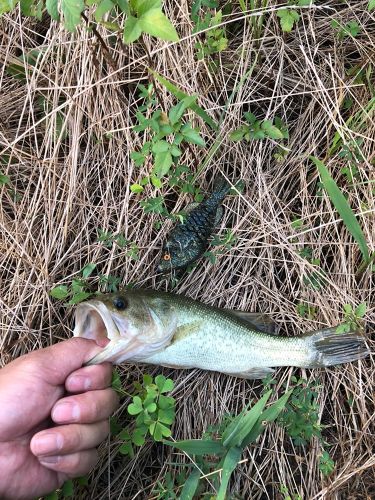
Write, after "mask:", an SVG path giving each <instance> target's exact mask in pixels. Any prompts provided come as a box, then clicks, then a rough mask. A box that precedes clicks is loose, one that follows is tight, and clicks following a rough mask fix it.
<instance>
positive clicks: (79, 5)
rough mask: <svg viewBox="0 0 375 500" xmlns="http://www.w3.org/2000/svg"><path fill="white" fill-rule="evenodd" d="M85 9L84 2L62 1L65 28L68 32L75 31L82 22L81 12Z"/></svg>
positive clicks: (78, 0)
mask: <svg viewBox="0 0 375 500" xmlns="http://www.w3.org/2000/svg"><path fill="white" fill-rule="evenodd" d="M84 8H85V4H84V3H83V0H61V11H62V13H63V16H64V26H65V28H66V29H67V30H68V31H74V30H75V29H76V27H77V26H78V24H79V23H80V21H81V12H82V11H83V9H84Z"/></svg>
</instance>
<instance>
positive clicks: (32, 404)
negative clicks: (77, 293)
mask: <svg viewBox="0 0 375 500" xmlns="http://www.w3.org/2000/svg"><path fill="white" fill-rule="evenodd" d="M100 350H101V348H100V347H99V346H98V345H97V344H96V343H95V342H94V341H92V340H87V339H83V338H73V339H70V340H67V341H64V342H60V343H58V344H55V345H53V346H51V347H47V348H46V349H40V350H37V351H34V352H31V353H29V354H26V355H25V356H21V357H20V358H18V359H16V360H15V361H12V362H11V363H9V365H6V366H5V367H4V368H2V369H1V370H0V498H2V499H7V498H11V499H29V498H34V497H38V496H41V495H44V494H47V493H49V492H51V491H53V490H54V489H56V488H59V487H60V486H61V485H62V484H63V483H64V481H66V480H67V479H68V478H72V477H76V476H82V475H84V474H86V473H87V472H88V471H89V470H90V469H92V467H93V466H94V465H95V462H96V460H97V451H96V449H95V447H96V446H97V445H98V444H99V443H100V442H101V441H103V439H105V437H106V436H107V435H108V432H109V423H108V417H109V416H110V415H111V413H112V412H113V411H114V410H115V409H116V407H117V406H118V398H117V395H116V393H115V392H114V391H113V390H112V389H111V388H110V385H111V374H112V367H111V364H110V363H103V364H100V365H95V366H87V367H82V365H83V364H84V363H85V362H86V361H88V360H89V359H91V358H92V357H93V356H95V355H96V354H97V353H98V352H99V351H100Z"/></svg>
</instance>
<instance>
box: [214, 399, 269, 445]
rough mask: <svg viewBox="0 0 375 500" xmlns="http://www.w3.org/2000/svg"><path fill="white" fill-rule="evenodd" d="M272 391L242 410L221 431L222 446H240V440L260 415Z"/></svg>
mask: <svg viewBox="0 0 375 500" xmlns="http://www.w3.org/2000/svg"><path fill="white" fill-rule="evenodd" d="M271 394H272V391H268V392H266V394H264V396H263V397H262V398H261V399H260V400H259V401H258V402H257V403H256V404H255V405H254V406H253V407H252V408H251V410H250V411H249V412H247V413H245V411H242V412H241V413H240V415H238V417H236V418H235V419H234V420H233V422H232V423H231V424H229V425H228V427H227V428H226V429H225V431H224V432H223V437H222V443H223V446H224V447H231V446H242V441H243V440H244V439H245V437H246V436H247V435H248V434H249V432H250V431H251V429H252V428H253V426H254V425H255V423H256V421H257V420H258V418H259V417H260V415H261V413H262V411H263V408H264V407H265V405H266V403H267V401H268V399H269V397H270V396H271Z"/></svg>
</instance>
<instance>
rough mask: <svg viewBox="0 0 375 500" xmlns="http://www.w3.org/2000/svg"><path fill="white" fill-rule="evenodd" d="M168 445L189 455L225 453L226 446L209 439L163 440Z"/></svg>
mask: <svg viewBox="0 0 375 500" xmlns="http://www.w3.org/2000/svg"><path fill="white" fill-rule="evenodd" d="M163 443H164V444H166V445H167V446H172V447H174V448H177V449H178V450H181V451H184V452H185V453H187V454H188V455H223V453H224V452H225V448H224V446H223V445H222V444H221V443H220V442H219V441H213V440H209V439H207V440H206V439H188V440H183V441H175V442H172V441H163Z"/></svg>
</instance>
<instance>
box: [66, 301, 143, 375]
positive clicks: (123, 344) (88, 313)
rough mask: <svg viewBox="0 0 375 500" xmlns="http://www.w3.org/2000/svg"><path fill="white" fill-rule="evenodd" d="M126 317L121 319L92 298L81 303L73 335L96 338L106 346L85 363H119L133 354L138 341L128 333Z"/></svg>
mask: <svg viewBox="0 0 375 500" xmlns="http://www.w3.org/2000/svg"><path fill="white" fill-rule="evenodd" d="M127 324H128V322H127V321H126V319H122V320H121V321H120V319H119V318H116V317H115V316H114V315H112V314H111V312H110V311H109V310H108V308H107V306H106V305H105V304H103V303H102V302H100V301H96V300H92V301H89V302H83V303H82V304H79V305H78V307H77V309H76V313H75V327H74V330H73V335H74V336H75V337H83V338H86V339H91V340H95V342H96V343H97V344H98V345H99V346H101V347H104V349H103V350H102V351H101V352H99V353H98V354H97V355H96V356H94V357H93V358H92V359H90V360H89V361H88V362H87V363H86V364H85V365H86V366H87V365H96V364H99V363H104V362H106V361H109V362H112V363H118V362H120V360H121V361H123V360H125V359H128V358H129V357H131V356H132V354H133V352H134V348H135V347H139V346H138V342H136V341H135V339H133V338H132V337H131V336H124V335H126V333H127Z"/></svg>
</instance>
